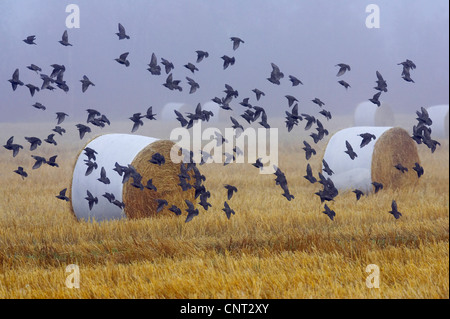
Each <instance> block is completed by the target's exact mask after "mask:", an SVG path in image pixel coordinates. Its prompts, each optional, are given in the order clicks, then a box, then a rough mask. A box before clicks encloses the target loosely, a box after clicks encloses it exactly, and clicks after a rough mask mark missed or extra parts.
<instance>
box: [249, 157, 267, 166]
mask: <svg viewBox="0 0 450 319" xmlns="http://www.w3.org/2000/svg"><path fill="white" fill-rule="evenodd" d="M252 165H253V166H255V167H256V168H263V167H264V164H263V163H262V162H261V158H258V159H256V163H253V164H252Z"/></svg>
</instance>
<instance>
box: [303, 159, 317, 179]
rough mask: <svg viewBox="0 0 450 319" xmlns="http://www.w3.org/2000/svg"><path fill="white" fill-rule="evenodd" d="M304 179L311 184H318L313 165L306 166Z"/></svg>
mask: <svg viewBox="0 0 450 319" xmlns="http://www.w3.org/2000/svg"><path fill="white" fill-rule="evenodd" d="M303 177H304V178H306V180H308V181H309V182H310V183H311V184H314V183H315V182H317V179H316V178H315V177H314V176H313V173H312V169H311V165H309V163H308V165H307V166H306V175H305V176H303Z"/></svg>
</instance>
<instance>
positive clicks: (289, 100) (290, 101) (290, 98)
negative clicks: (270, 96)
mask: <svg viewBox="0 0 450 319" xmlns="http://www.w3.org/2000/svg"><path fill="white" fill-rule="evenodd" d="M284 97H285V98H287V100H288V105H289V107H291V106H292V104H294V102H298V100H297V98H296V97H295V96H292V95H285V96H284Z"/></svg>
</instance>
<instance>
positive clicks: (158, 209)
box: [156, 199, 168, 213]
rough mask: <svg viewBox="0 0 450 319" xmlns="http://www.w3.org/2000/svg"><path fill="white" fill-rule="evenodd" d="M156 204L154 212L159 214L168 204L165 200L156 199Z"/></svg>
mask: <svg viewBox="0 0 450 319" xmlns="http://www.w3.org/2000/svg"><path fill="white" fill-rule="evenodd" d="M156 202H157V203H158V207H157V208H156V212H157V213H159V212H160V211H162V210H163V208H164V206H167V205H168V203H167V201H166V200H165V199H156Z"/></svg>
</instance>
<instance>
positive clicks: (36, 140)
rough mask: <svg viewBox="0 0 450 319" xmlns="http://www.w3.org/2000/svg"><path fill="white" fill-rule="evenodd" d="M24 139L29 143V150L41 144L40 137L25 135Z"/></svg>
mask: <svg viewBox="0 0 450 319" xmlns="http://www.w3.org/2000/svg"><path fill="white" fill-rule="evenodd" d="M25 139H26V140H27V141H28V142H29V143H30V151H34V150H35V149H36V148H37V147H38V146H40V145H41V144H42V141H41V139H39V138H37V137H34V136H31V137H25Z"/></svg>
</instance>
